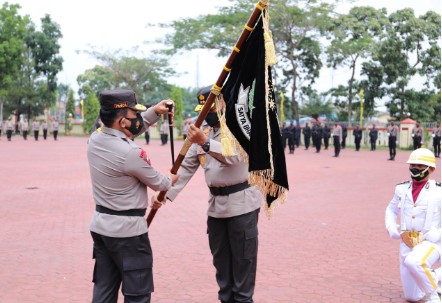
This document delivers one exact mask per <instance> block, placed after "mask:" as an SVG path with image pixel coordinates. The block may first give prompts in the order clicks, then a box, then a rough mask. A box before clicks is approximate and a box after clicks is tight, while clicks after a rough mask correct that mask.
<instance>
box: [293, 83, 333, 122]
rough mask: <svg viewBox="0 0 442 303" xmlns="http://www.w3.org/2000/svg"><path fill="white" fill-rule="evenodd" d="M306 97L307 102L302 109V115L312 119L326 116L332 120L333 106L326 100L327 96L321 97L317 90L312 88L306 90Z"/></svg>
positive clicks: (300, 110)
mask: <svg viewBox="0 0 442 303" xmlns="http://www.w3.org/2000/svg"><path fill="white" fill-rule="evenodd" d="M304 95H305V96H306V99H307V100H305V102H303V105H302V106H301V107H300V109H299V112H300V114H302V115H306V116H311V117H314V116H322V115H325V116H326V117H327V118H328V119H329V120H330V119H331V118H332V114H333V105H332V103H331V102H330V101H329V100H326V99H325V95H322V96H321V95H320V94H319V93H318V92H317V91H316V90H313V89H311V88H306V89H305V93H304Z"/></svg>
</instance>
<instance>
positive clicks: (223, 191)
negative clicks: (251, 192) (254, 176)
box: [209, 181, 250, 196]
mask: <svg viewBox="0 0 442 303" xmlns="http://www.w3.org/2000/svg"><path fill="white" fill-rule="evenodd" d="M249 187H250V185H249V182H248V181H245V182H243V183H239V184H235V185H230V186H224V187H209V189H210V193H211V194H212V195H214V196H227V195H230V194H233V193H236V192H239V191H241V190H244V189H246V188H249Z"/></svg>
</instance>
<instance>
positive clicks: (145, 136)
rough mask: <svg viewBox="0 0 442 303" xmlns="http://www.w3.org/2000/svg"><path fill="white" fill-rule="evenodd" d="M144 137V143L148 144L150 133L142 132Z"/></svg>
mask: <svg viewBox="0 0 442 303" xmlns="http://www.w3.org/2000/svg"><path fill="white" fill-rule="evenodd" d="M144 139H145V140H146V144H149V141H150V134H149V133H148V132H144Z"/></svg>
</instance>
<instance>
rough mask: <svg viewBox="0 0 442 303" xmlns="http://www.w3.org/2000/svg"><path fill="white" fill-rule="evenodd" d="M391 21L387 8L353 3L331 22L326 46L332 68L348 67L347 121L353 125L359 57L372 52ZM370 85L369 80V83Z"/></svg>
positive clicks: (367, 56)
mask: <svg viewBox="0 0 442 303" xmlns="http://www.w3.org/2000/svg"><path fill="white" fill-rule="evenodd" d="M387 25H388V19H387V12H386V10H385V9H381V10H377V9H374V8H373V7H353V8H352V9H351V10H350V11H349V13H348V14H344V15H340V16H338V17H337V18H336V19H334V20H333V22H332V24H331V25H330V30H331V31H332V37H333V38H332V40H331V43H330V46H329V47H327V62H328V65H329V66H330V67H332V68H336V67H348V68H349V69H350V77H349V80H348V87H347V88H348V95H347V96H348V107H347V109H348V114H347V117H348V123H349V125H351V117H352V108H353V106H352V101H353V98H354V97H355V94H356V93H357V91H356V92H355V91H354V82H355V77H356V69H357V66H358V62H359V61H358V60H364V59H367V58H369V57H370V56H371V54H372V52H373V49H374V47H375V46H376V43H377V40H379V37H380V34H381V33H382V32H383V31H384V29H385V26H387ZM367 86H368V84H367Z"/></svg>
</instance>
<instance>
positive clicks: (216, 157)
mask: <svg viewBox="0 0 442 303" xmlns="http://www.w3.org/2000/svg"><path fill="white" fill-rule="evenodd" d="M203 129H204V131H205V132H206V133H207V132H208V137H209V139H210V150H209V152H208V153H206V152H204V151H203V149H202V148H201V146H199V145H198V144H192V146H191V147H190V148H189V150H188V152H187V154H186V157H185V158H184V160H183V162H182V164H181V166H180V168H179V170H178V174H179V175H180V178H179V179H178V181H177V182H176V183H175V185H174V186H172V187H171V189H170V190H169V191H168V192H167V198H168V199H169V200H171V201H173V200H174V199H175V198H176V196H177V195H178V193H179V192H180V191H181V190H182V189H183V188H184V186H185V185H186V184H187V182H189V180H190V179H191V178H192V176H193V175H194V174H195V172H196V171H197V169H198V167H199V166H201V167H202V168H203V169H204V175H205V179H206V184H207V186H209V187H225V186H230V185H235V184H239V183H242V182H245V181H247V179H248V175H249V173H248V166H247V164H246V163H244V162H242V161H241V159H240V157H239V156H232V157H224V156H223V155H222V154H221V143H220V129H218V128H217V129H211V128H210V127H208V126H207V125H206V127H205V128H203ZM263 203H264V202H263V197H262V194H261V192H260V191H259V190H258V189H257V188H256V187H254V186H251V187H249V188H247V189H245V190H242V191H239V192H236V193H232V194H230V195H227V196H213V195H212V194H209V207H208V210H207V215H208V216H210V217H214V218H229V217H233V216H239V215H242V214H245V213H249V212H251V211H254V210H256V209H258V208H260V207H261V206H262V205H263Z"/></svg>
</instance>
